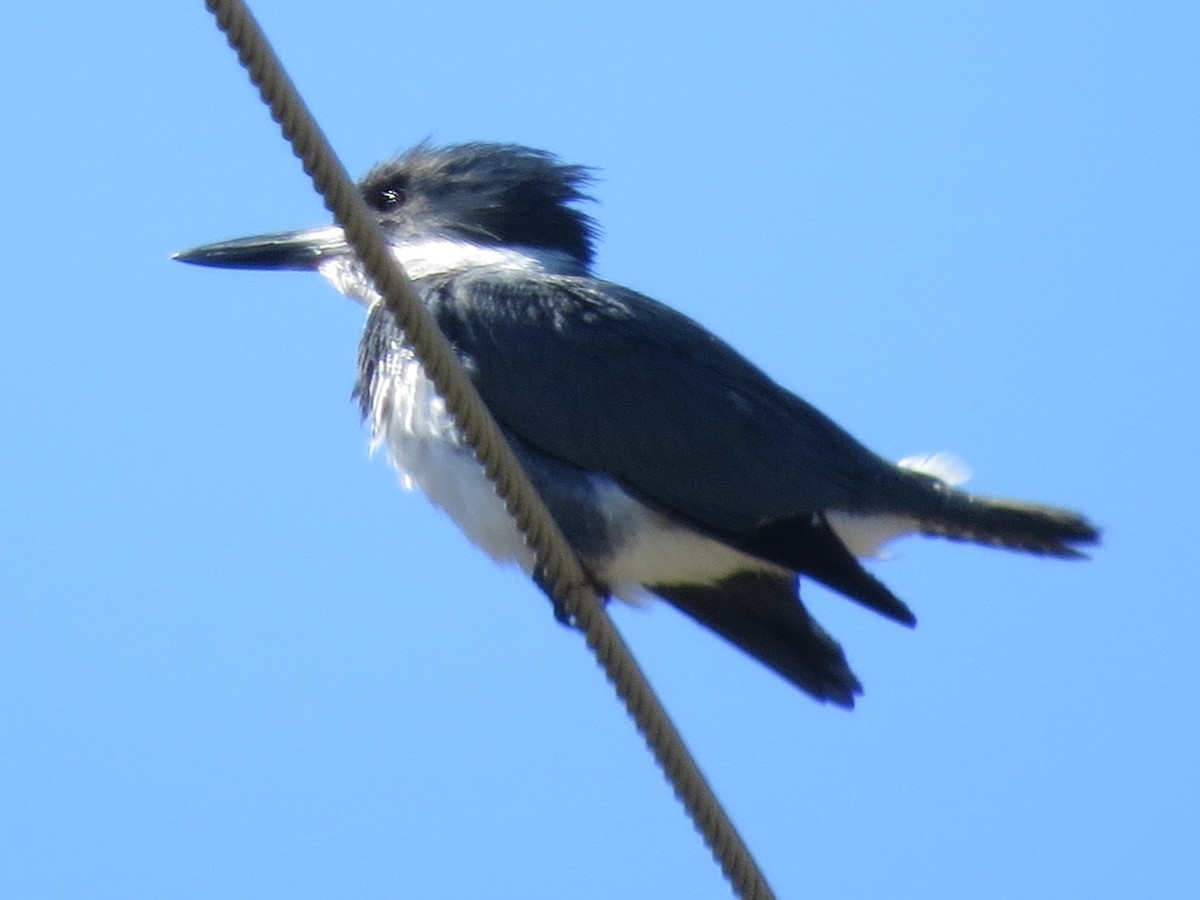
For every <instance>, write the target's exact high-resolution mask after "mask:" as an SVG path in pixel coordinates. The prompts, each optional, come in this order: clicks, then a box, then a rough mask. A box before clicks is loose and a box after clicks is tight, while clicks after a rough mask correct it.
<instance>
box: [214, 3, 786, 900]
mask: <svg viewBox="0 0 1200 900" xmlns="http://www.w3.org/2000/svg"><path fill="white" fill-rule="evenodd" d="M205 6H206V7H207V8H208V10H209V11H210V12H211V13H213V15H214V16H215V17H216V20H217V25H218V27H219V28H220V29H221V30H222V31H223V32H225V34H226V36H227V38H228V40H229V44H230V46H231V47H233V49H234V50H235V51H236V52H237V55H238V59H239V60H240V62H241V64H242V65H243V66H244V67H245V68H246V70H247V72H248V73H249V75H250V80H251V81H252V82H253V83H254V85H255V86H256V87H257V88H258V90H259V95H260V96H261V97H262V100H263V102H264V103H266V105H267V106H268V107H269V108H270V110H271V117H272V118H273V119H274V120H275V121H276V122H278V123H279V125H280V128H281V130H282V131H283V135H284V137H285V138H286V139H287V140H288V141H289V142H290V143H291V145H292V151H293V152H294V153H295V155H296V156H297V157H298V158H299V159H300V160H301V163H302V164H303V167H304V171H305V172H306V173H307V174H308V175H309V177H310V178H311V179H312V182H313V186H314V187H315V188H316V189H317V191H318V192H319V193H320V194H321V196H322V198H323V199H324V201H325V206H326V207H327V208H328V209H329V210H330V211H331V212H332V213H333V216H334V219H335V221H336V222H337V224H338V225H340V226H341V227H342V229H343V230H344V231H345V234H346V239H347V241H348V242H349V243H350V245H351V247H353V248H354V252H355V254H356V255H357V256H358V258H359V260H360V261H361V262H362V264H363V267H364V268H365V269H366V271H367V274H368V275H369V276H370V278H371V280H372V281H373V282H374V284H375V288H376V290H377V291H378V293H379V294H380V296H382V298H383V303H384V305H385V307H386V308H387V310H388V312H390V313H391V314H392V316H394V318H395V321H396V324H397V325H398V326H399V327H400V328H401V329H402V330H403V332H404V335H405V339H406V340H407V342H408V343H409V345H410V346H411V347H412V349H413V352H414V353H415V354H416V356H417V358H418V359H419V360H420V361H421V364H422V366H424V368H425V372H426V374H427V375H428V376H429V378H430V380H431V381H432V382H433V383H434V386H435V387H436V388H437V390H438V393H439V394H441V395H442V397H443V398H444V400H445V402H446V408H447V410H448V411H449V413H450V414H451V416H453V418H454V422H455V424H456V426H457V427H458V429H459V431H460V432H461V433H462V435H463V438H464V439H465V440H466V442H467V444H468V445H469V446H470V447H471V448H472V450H473V451H474V452H475V455H476V457H477V458H478V460H479V461H480V463H481V464H482V465H483V468H484V471H485V473H486V474H487V477H488V478H489V479H490V480H491V481H492V482H493V483H494V484H495V486H496V491H497V493H498V494H499V495H500V496H501V497H502V498H503V499H504V502H505V505H506V506H507V507H508V510H509V512H510V514H511V515H512V516H513V519H514V521H515V523H516V525H517V527H518V528H519V529H520V531H521V533H522V534H523V535H524V536H525V539H526V541H527V542H528V544H529V546H530V548H531V549H532V550H533V551H534V554H535V557H536V560H537V565H536V568H535V570H534V578H535V580H536V581H537V582H538V585H539V586H540V587H541V588H542V589H543V590H544V591H545V592H546V593H547V594H549V595H550V597H551V599H552V600H553V601H554V607H555V613H556V615H558V616H559V618H560V619H563V620H566V621H572V622H573V623H574V624H575V626H576V627H577V628H579V629H580V630H581V631H583V632H584V635H585V638H586V641H587V645H588V647H589V648H590V649H591V650H592V652H593V653H594V654H595V656H596V659H597V661H598V662H599V663H600V665H601V666H602V667H603V668H604V671H605V674H606V675H607V676H608V679H609V681H611V682H612V684H613V686H614V688H615V690H616V692H617V694H618V696H620V698H621V699H622V700H623V701H624V702H625V706H626V709H627V710H628V712H629V714H630V716H632V717H633V719H634V722H635V723H636V725H637V728H638V730H639V731H640V732H641V733H642V736H643V737H644V738H645V740H646V743H647V745H648V746H649V747H650V749H651V751H652V752H653V753H654V756H655V759H656V760H657V762H658V764H659V766H660V767H661V768H662V769H663V772H664V773H665V774H666V776H667V778H668V779H669V780H670V782H671V786H672V788H673V789H674V791H675V795H676V796H677V797H678V798H679V799H680V801H681V802H682V803H683V805H684V807H685V808H686V809H687V812H688V814H689V815H690V816H691V818H692V821H693V823H694V824H695V826H696V828H697V830H699V831H700V833H701V835H702V836H703V838H704V841H705V843H706V844H707V845H708V847H709V849H710V850H711V851H712V853H713V856H714V857H715V858H716V860H717V862H718V863H719V864H720V866H721V869H722V871H723V872H724V874H725V877H726V878H727V879H729V881H730V883H731V885H732V887H733V889H734V891H735V892H736V893H737V894H738V895H739V896H740V897H744V898H747V900H773V898H774V896H775V895H774V894H773V893H772V891H771V888H770V886H769V885H768V884H767V882H766V878H765V877H764V875H763V873H762V872H761V870H760V869H759V868H758V866H757V864H756V863H755V861H754V858H753V857H752V856H751V854H750V851H749V848H748V847H747V846H746V844H745V842H744V841H743V840H742V838H741V836H740V835H739V834H738V832H737V829H736V828H734V825H733V823H732V821H730V819H729V817H728V815H727V814H726V813H725V810H724V809H723V808H722V807H721V804H720V802H719V801H718V800H717V798H716V795H715V794H714V793H713V791H712V788H711V787H710V786H709V784H708V782H707V781H706V779H705V778H704V775H703V774H702V773H701V772H700V769H699V767H698V766H697V765H696V762H695V760H694V759H693V758H692V756H691V754H690V753H689V752H688V749H687V747H686V746H685V745H684V743H683V739H682V737H681V736H680V734H679V732H678V730H677V729H676V728H675V726H674V724H673V723H672V722H671V720H670V718H669V717H668V715H667V712H666V710H665V708H664V707H663V706H662V703H661V702H660V701H659V699H658V697H657V696H656V695H655V693H654V690H653V689H652V688H651V687H650V684H649V682H648V681H647V680H646V677H645V675H644V674H643V673H642V671H641V669H640V668H639V667H638V665H637V663H636V661H635V660H634V658H633V655H632V653H631V652H630V651H629V648H628V646H627V645H626V644H625V641H624V639H623V638H622V637H621V635H620V633H619V632H618V631H617V629H616V626H615V625H614V624H613V622H612V619H611V618H609V616H608V613H607V612H606V611H605V609H604V606H603V604H602V603H601V600H600V597H599V595H598V593H597V591H596V589H595V587H594V586H593V584H592V582H591V580H590V579H589V578H588V575H587V573H586V572H585V571H584V569H583V566H582V565H581V564H580V562H579V560H578V558H577V557H576V556H575V554H574V552H573V551H572V550H571V548H570V546H569V545H568V544H567V541H566V538H564V537H563V534H562V532H561V531H560V530H559V528H558V526H557V524H556V523H555V522H554V519H553V518H552V517H551V515H550V512H549V510H548V509H547V508H546V505H545V504H544V503H543V502H542V500H541V497H540V496H539V495H538V493H537V491H536V490H535V489H534V487H533V485H531V484H530V483H529V478H528V477H527V476H526V475H525V473H524V471H523V470H522V469H521V466H520V464H519V463H518V461H517V459H516V457H515V456H514V455H513V452H512V450H511V448H510V447H509V446H508V442H507V441H506V440H505V438H504V436H503V434H502V433H501V432H500V429H499V427H498V426H497V425H496V422H495V420H494V419H492V417H491V414H490V413H489V412H488V411H487V407H486V406H484V403H483V401H482V400H481V399H480V397H479V394H478V393H477V392H476V391H475V388H474V386H473V385H472V384H471V383H470V381H469V379H468V378H467V375H466V373H465V372H463V371H462V368H461V366H459V365H458V363H457V360H456V359H455V357H454V354H453V351H451V349H450V346H449V344H448V343H447V342H446V339H445V337H444V336H443V335H442V333H441V332H440V331H439V330H438V328H437V326H436V325H435V324H433V322H432V320H431V319H430V318H429V316H428V314H427V313H426V312H425V310H424V308H423V307H422V306H421V303H420V301H419V300H418V299H417V297H416V294H415V292H414V290H413V287H412V284H411V282H409V280H408V277H407V276H406V275H405V274H404V272H403V270H402V269H401V268H400V266H399V265H398V264H397V262H396V261H395V259H394V257H393V256H392V254H391V252H390V250H389V249H388V246H387V243H386V241H385V240H384V238H383V236H382V235H381V234H380V232H379V229H378V228H377V226H376V224H375V220H374V217H373V216H372V215H371V214H370V212H369V211H368V210H367V208H366V205H365V204H364V203H363V201H362V198H361V197H360V195H359V193H358V190H357V188H356V187H355V185H354V183H353V181H352V180H351V179H350V176H349V175H348V174H347V173H346V170H345V168H344V167H343V166H342V164H341V162H340V161H339V160H338V158H337V156H336V154H335V153H334V151H333V148H332V147H331V146H330V144H329V141H328V140H327V139H326V137H325V135H324V133H323V132H322V131H321V130H320V128H319V126H318V125H317V124H316V121H315V120H314V118H313V116H312V114H311V113H310V112H309V110H308V107H307V106H306V105H305V103H304V101H303V99H301V97H300V95H299V93H298V91H297V90H296V88H295V85H293V84H292V81H291V79H290V78H289V77H288V75H287V73H286V72H285V71H284V69H283V65H282V63H281V62H280V61H279V59H278V57H277V56H276V55H275V52H274V50H273V49H272V48H271V46H270V44H269V43H268V42H267V39H266V36H265V35H264V34H263V32H262V30H261V28H260V27H259V25H258V23H257V21H255V19H254V17H253V16H252V15H251V14H250V11H249V9H248V8H247V7H246V5H245V3H243V2H242V0H205Z"/></svg>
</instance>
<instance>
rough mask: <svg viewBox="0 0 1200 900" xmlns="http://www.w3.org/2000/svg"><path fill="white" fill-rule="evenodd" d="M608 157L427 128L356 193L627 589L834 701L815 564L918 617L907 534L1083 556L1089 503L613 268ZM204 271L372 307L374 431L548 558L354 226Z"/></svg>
mask: <svg viewBox="0 0 1200 900" xmlns="http://www.w3.org/2000/svg"><path fill="white" fill-rule="evenodd" d="M590 181H591V171H590V170H589V169H587V168H584V167H580V166H573V165H565V164H563V163H561V162H560V161H559V160H558V159H557V158H556V157H555V156H553V155H551V154H549V153H545V152H541V151H538V150H533V149H529V148H527V147H521V146H515V145H508V144H490V143H468V144H459V145H455V146H448V147H441V148H436V147H432V146H430V145H428V144H422V145H420V146H418V147H416V148H414V149H413V150H410V151H409V152H408V153H406V154H405V155H403V156H401V157H399V158H397V159H394V160H392V161H389V162H385V163H382V164H381V165H378V166H376V167H375V168H374V169H373V170H372V171H371V172H370V173H369V174H368V175H367V177H366V178H364V179H363V180H362V182H361V183H360V185H359V187H360V190H361V192H362V196H363V198H364V200H365V201H366V203H367V204H368V206H370V208H371V209H372V210H374V211H375V213H376V214H377V216H378V221H379V225H380V227H381V228H382V229H383V231H384V233H385V235H386V236H387V239H388V241H389V243H390V244H391V246H392V249H393V251H394V253H395V255H396V258H397V260H398V261H399V262H400V263H401V264H402V265H403V266H404V268H405V270H406V271H407V273H408V276H409V278H410V279H412V282H413V285H414V287H415V288H416V290H417V293H418V295H419V296H420V298H421V300H422V302H423V303H424V305H425V308H426V309H427V310H428V311H429V313H430V314H431V315H432V316H433V318H434V319H435V320H436V321H437V324H438V325H439V326H440V327H441V329H442V331H443V332H444V333H445V335H446V337H447V338H448V339H449V341H450V344H451V346H452V347H453V348H454V350H455V352H456V354H457V356H458V358H459V360H460V361H461V362H462V364H463V366H465V367H466V370H467V372H468V373H469V375H470V377H471V379H472V381H473V382H474V384H475V387H476V388H478V390H479V393H480V394H481V395H482V397H483V399H484V401H485V402H486V403H487V405H488V407H489V409H490V410H491V412H492V414H493V416H494V417H495V418H496V421H497V422H498V423H499V425H500V427H501V429H502V430H503V432H504V434H505V435H506V436H507V437H508V439H509V441H510V442H511V443H512V446H513V449H514V450H515V451H516V454H517V456H518V458H519V459H520V461H521V463H522V464H523V465H524V467H525V469H526V471H527V472H528V473H529V476H530V477H531V479H532V480H533V483H534V485H535V486H536V487H537V489H538V490H539V491H540V492H541V494H542V497H543V498H544V499H545V502H546V504H547V506H548V507H549V509H550V511H551V513H552V514H553V516H554V518H555V519H556V521H557V522H558V524H559V526H560V527H561V528H562V531H563V532H564V534H565V535H566V537H567V539H568V540H569V541H570V543H571V545H572V547H573V548H574V549H575V551H576V552H577V553H578V555H579V557H580V559H581V560H582V562H583V563H584V565H585V567H586V568H587V570H588V572H589V573H590V575H591V576H592V578H594V580H595V582H596V583H597V585H599V586H600V588H601V589H602V590H603V591H604V592H605V593H606V594H607V595H609V596H616V597H620V598H624V599H635V598H636V597H637V596H638V595H639V594H641V595H644V594H645V593H647V592H648V593H650V594H655V595H657V596H659V597H661V598H663V599H665V600H666V601H667V602H669V603H671V604H673V605H674V606H676V607H677V608H679V609H680V610H682V611H683V612H684V613H686V614H687V615H689V616H691V617H692V618H693V619H695V620H697V621H698V622H700V623H701V624H703V625H706V626H707V627H709V628H711V629H712V630H714V631H716V632H717V633H719V634H721V635H722V636H723V637H725V638H726V639H727V640H729V641H730V642H732V643H733V644H735V645H737V646H738V647H741V648H742V649H743V650H744V651H746V652H747V653H749V654H750V655H752V656H754V657H757V658H758V659H759V660H760V661H762V662H763V663H765V664H766V665H767V666H769V667H770V668H772V669H774V670H775V671H776V672H778V673H779V674H780V675H782V676H783V677H784V678H786V679H787V680H789V681H791V682H792V683H793V684H795V685H797V686H798V687H800V688H802V689H803V690H805V691H807V692H808V693H809V694H811V695H812V696H813V697H815V698H817V699H818V700H822V701H829V702H833V703H836V704H839V705H841V706H845V707H852V706H853V705H854V698H855V696H856V695H857V694H860V693H861V692H862V687H861V685H860V684H859V681H858V679H857V678H856V677H855V676H854V673H853V672H852V671H851V670H850V667H849V666H848V664H847V662H846V658H845V655H844V654H843V652H842V649H841V647H840V646H839V645H838V644H837V642H836V641H834V640H833V638H831V637H830V636H829V635H828V634H827V633H826V632H825V630H824V629H822V628H821V626H820V625H819V624H817V622H816V621H815V620H814V619H813V618H812V617H811V616H810V615H809V613H808V611H807V610H806V609H805V607H804V605H803V603H802V602H801V601H800V598H799V576H801V575H804V576H808V577H809V578H811V579H813V580H815V581H818V582H821V583H822V584H825V585H827V586H828V587H830V588H832V589H833V590H835V591H838V592H840V593H842V594H844V595H845V596H847V597H849V598H850V599H852V600H855V601H857V602H858V603H861V604H862V605H864V606H866V607H868V608H870V609H873V610H875V611H876V612H878V613H881V614H882V615H884V616H887V617H888V618H890V619H893V620H895V621H897V622H900V623H902V624H905V625H910V626H911V625H913V624H915V622H916V619H915V618H914V616H913V614H912V612H910V611H909V609H908V607H907V606H905V605H904V603H902V602H901V601H900V600H899V599H897V598H896V597H895V596H894V595H893V594H892V592H891V591H889V590H888V589H887V588H886V587H885V586H884V585H883V584H882V583H881V582H880V581H878V580H877V579H876V578H874V577H873V576H872V575H870V574H869V573H868V572H867V571H866V570H865V569H864V568H863V567H862V565H860V563H859V561H858V559H859V558H861V557H870V556H874V555H876V554H877V553H878V551H879V549H880V548H881V546H882V545H883V544H884V543H886V542H887V541H889V540H891V539H893V538H896V537H899V536H900V535H904V534H909V533H922V534H928V535H940V536H942V537H947V538H951V539H954V540H965V541H973V542H976V543H980V544H987V545H991V546H997V547H1006V548H1010V549H1014V550H1024V551H1028V552H1031V553H1038V554H1047V555H1051V556H1060V557H1074V556H1080V555H1081V554H1080V552H1079V550H1077V549H1076V546H1077V545H1081V544H1090V543H1093V542H1095V541H1096V540H1097V538H1098V532H1097V530H1096V529H1095V528H1094V527H1093V526H1092V525H1091V524H1089V523H1088V521H1087V520H1086V519H1084V518H1083V517H1082V516H1081V515H1079V514H1078V513H1076V512H1073V511H1071V510H1066V509H1059V508H1055V507H1050V506H1040V505H1035V504H1032V503H1021V502H1015V501H1009V500H998V499H992V498H987V497H981V496H978V495H974V494H969V493H966V492H964V491H962V490H960V489H958V488H957V487H955V484H956V483H957V482H958V481H960V480H961V477H962V476H961V471H960V469H959V467H958V466H956V465H955V464H954V463H953V461H950V460H949V459H948V458H947V457H944V456H941V455H938V456H934V457H929V458H925V459H918V460H907V461H902V462H901V463H900V464H893V463H891V462H889V461H887V460H885V459H883V458H881V457H879V456H877V455H876V454H874V453H873V452H871V451H870V450H868V449H867V448H866V447H864V446H863V445H862V444H860V443H859V442H858V441H857V440H855V439H854V438H853V437H851V436H850V435H849V434H848V433H847V432H845V431H844V430H843V429H841V428H840V427H839V426H838V425H836V424H835V423H834V422H833V421H832V420H830V419H829V418H827V417H826V416H825V415H823V414H822V413H821V412H819V411H818V410H817V409H815V408H814V407H812V406H810V405H809V404H808V403H806V402H805V401H804V400H802V399H800V398H799V397H797V396H796V395H795V394H793V393H791V392H790V391H788V390H787V389H785V388H783V387H781V386H780V385H778V384H776V383H775V382H774V381H772V380H771V379H770V378H769V377H768V376H767V375H765V374H764V373H763V372H762V371H760V370H759V369H758V368H756V367H755V366H754V365H753V364H751V363H750V362H749V361H747V360H746V359H745V358H744V357H742V356H741V355H740V354H739V353H737V351H735V350H733V349H732V348H731V347H729V346H728V345H727V344H725V343H724V342H722V341H721V340H720V339H719V338H717V337H715V336H714V335H712V334H710V333H709V332H708V331H706V330H705V329H704V328H703V327H701V326H700V325H698V324H697V323H696V322H694V321H692V320H691V319H689V318H687V317H686V316H684V315H683V314H681V313H679V312H676V311H675V310H673V309H671V308H669V307H667V306H664V305H663V304H661V303H658V302H656V301H654V300H652V299H650V298H649V297H645V296H643V295H641V294H638V293H636V292H634V291H632V290H630V289H628V288H625V287H622V286H620V285H618V284H614V283H612V282H608V281H603V280H601V279H600V278H597V277H596V276H595V275H593V274H592V271H591V264H592V259H593V253H594V249H593V247H594V242H595V237H596V225H595V223H594V222H593V220H592V219H591V218H590V217H589V216H588V215H587V214H585V213H584V212H582V211H581V210H580V209H578V208H577V204H578V203H580V202H582V201H585V200H588V199H590V198H589V197H588V196H587V195H586V194H585V193H584V191H585V189H586V187H587V185H588V184H589V182H590ZM176 258H177V259H180V260H182V261H184V262H189V263H196V264H198V265H204V266H218V267H226V268H254V269H297V270H304V271H310V270H315V271H317V272H319V273H320V274H321V275H323V276H325V278H327V279H328V280H329V281H330V282H332V283H333V285H334V287H336V288H337V289H338V290H339V291H341V292H342V293H343V294H345V295H347V296H349V297H351V298H353V299H354V300H357V301H359V302H360V303H362V304H363V305H364V306H365V307H366V310H367V321H366V328H365V331H364V333H363V337H362V342H361V344H360V347H359V352H358V381H357V385H356V387H355V389H354V396H355V397H356V398H357V400H358V401H359V403H360V404H361V408H362V413H363V417H364V418H365V419H367V420H368V421H369V422H370V428H371V433H372V438H373V446H379V445H383V446H385V447H386V448H387V452H388V455H389V457H390V459H391V461H392V464H393V465H394V466H395V467H396V469H397V470H398V471H399V472H400V476H401V479H402V481H403V483H404V485H405V486H406V487H413V486H416V487H419V488H421V490H423V491H424V492H425V494H426V495H427V496H428V497H429V499H430V500H431V501H432V502H433V503H434V504H436V505H437V506H440V507H441V508H443V509H444V510H445V511H446V512H447V513H449V515H450V516H451V517H452V518H453V520H454V521H455V522H456V523H457V524H458V526H459V527H460V528H461V529H462V530H463V531H464V532H465V533H466V534H467V536H468V537H469V538H470V539H471V540H472V541H473V542H474V543H476V544H477V545H479V546H480V547H481V548H482V549H483V550H485V551H486V552H487V553H488V554H490V555H491V556H492V557H493V558H494V559H496V560H499V561H502V562H515V563H517V564H519V565H521V566H522V567H524V568H525V569H526V571H531V570H532V566H533V558H532V555H531V553H530V552H529V550H528V548H527V547H526V546H525V542H524V540H523V539H522V538H521V536H520V535H519V534H518V532H517V530H516V528H515V526H514V525H513V524H512V522H511V521H510V519H509V516H508V514H507V512H506V511H505V509H504V507H503V505H502V503H501V501H500V500H499V498H498V497H497V495H496V492H495V490H494V488H493V487H492V485H491V484H490V483H489V482H488V481H487V480H486V478H485V477H484V475H483V472H482V469H481V468H480V466H479V465H478V464H477V463H476V462H475V460H474V458H473V456H472V455H471V452H470V450H469V448H467V447H466V445H465V444H464V442H463V440H462V439H461V437H460V436H459V434H458V433H457V432H456V429H455V428H454V426H453V424H452V422H451V421H450V418H449V416H448V415H447V413H446V411H445V408H444V405H443V403H442V401H441V399H440V398H439V397H438V396H437V394H436V392H435V391H434V389H433V386H432V384H431V383H430V382H429V380H428V379H427V378H426V377H425V375H424V374H423V372H422V371H421V368H420V366H419V365H418V363H417V362H416V360H415V358H414V357H413V354H412V351H411V350H410V349H409V348H408V347H407V346H406V345H405V342H404V336H403V334H402V333H400V332H399V330H398V329H397V328H396V326H395V325H394V324H393V321H392V318H391V316H390V315H389V313H388V312H387V311H386V310H385V309H384V308H383V305H382V304H381V303H380V302H379V299H380V298H379V296H378V295H377V294H376V293H375V291H374V289H373V288H372V286H371V283H370V281H369V279H368V278H367V277H366V276H365V274H364V273H363V270H362V267H361V266H360V264H359V263H358V262H357V261H356V259H355V257H354V256H353V254H352V253H351V252H350V250H349V249H348V246H347V244H346V241H345V239H344V237H343V234H342V231H341V229H340V228H338V227H336V226H329V227H323V228H316V229H312V230H307V231H294V232H286V233H280V234H270V235H263V236H259V237H250V238H243V239H240V240H232V241H226V242H222V243H216V244H209V245H207V246H203V247H198V248H196V249H194V250H188V251H186V252H183V253H179V254H177V255H176Z"/></svg>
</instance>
